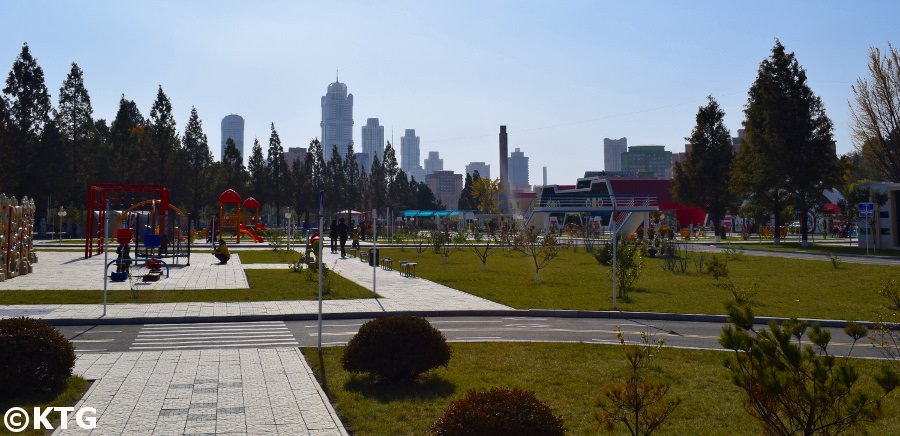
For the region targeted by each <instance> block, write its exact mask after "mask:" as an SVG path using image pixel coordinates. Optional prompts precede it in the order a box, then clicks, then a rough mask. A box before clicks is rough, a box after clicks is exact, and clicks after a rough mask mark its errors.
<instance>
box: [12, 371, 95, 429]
mask: <svg viewBox="0 0 900 436" xmlns="http://www.w3.org/2000/svg"><path fill="white" fill-rule="evenodd" d="M89 387H91V384H90V383H89V382H88V381H87V380H85V379H83V378H81V377H79V376H76V375H73V376H70V377H69V380H68V381H66V387H65V389H63V390H62V391H61V392H45V393H39V394H35V395H31V396H28V397H26V398H15V399H11V400H9V401H4V402H3V403H0V410H2V411H3V413H6V411H7V410H8V409H9V408H11V407H22V408H24V409H25V410H27V411H29V416H31V411H33V408H34V407H70V406H74V405H75V403H77V402H78V400H80V399H81V397H82V396H83V395H84V393H85V392H87V390H88V388H89ZM70 416H71V415H70ZM49 420H50V423H51V424H52V425H53V427H54V428H57V427H59V413H56V412H52V413H50V419H49ZM31 424H32V426H30V427H29V429H28V430H25V431H23V432H20V433H13V432H11V431H8V430H7V429H6V427H5V426H3V427H0V435H13V434H15V435H41V436H43V435H44V431H43V430H35V429H34V428H33V424H34V422H31ZM70 428H71V427H70ZM76 428H77V427H76Z"/></svg>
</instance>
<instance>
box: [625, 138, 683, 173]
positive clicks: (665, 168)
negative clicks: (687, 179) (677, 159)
mask: <svg viewBox="0 0 900 436" xmlns="http://www.w3.org/2000/svg"><path fill="white" fill-rule="evenodd" d="M671 169H672V152H671V151H666V148H665V146H662V145H636V146H633V147H628V151H626V152H625V153H622V171H626V172H627V171H634V172H636V173H637V175H638V177H653V178H657V179H665V178H666V176H667V175H668V174H669V173H670V171H671Z"/></svg>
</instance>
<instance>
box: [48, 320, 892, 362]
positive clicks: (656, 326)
mask: <svg viewBox="0 0 900 436" xmlns="http://www.w3.org/2000/svg"><path fill="white" fill-rule="evenodd" d="M428 320H429V322H431V324H432V325H434V326H435V327H436V328H438V329H440V330H441V331H442V332H443V333H444V335H445V336H446V337H447V340H448V341H451V342H583V343H595V344H617V343H618V341H617V340H616V333H617V330H621V331H622V332H623V334H624V337H625V339H626V341H628V342H630V343H640V341H641V339H640V334H641V333H642V332H647V333H649V334H650V335H651V337H652V339H653V340H654V341H656V340H657V339H663V340H664V341H665V345H666V346H670V347H677V348H689V349H705V350H706V349H708V350H721V349H722V348H721V347H720V346H719V343H718V338H719V334H720V333H721V331H722V326H723V324H720V323H708V322H690V321H651V320H641V319H628V320H626V319H594V318H533V317H527V318H525V317H522V318H519V317H453V318H429V319H428ZM365 321H366V320H326V321H323V323H322V344H323V345H324V346H335V345H344V344H346V343H347V341H349V340H350V338H352V337H353V335H354V334H356V332H357V331H358V330H359V327H360V326H361V325H362V324H363V323H364V322H365ZM58 328H59V330H60V331H61V332H62V333H63V334H64V335H65V336H66V337H67V338H69V339H70V340H71V341H72V342H73V344H74V346H75V350H76V352H78V353H96V352H113V351H156V350H198V349H210V348H262V347H285V346H301V347H311V346H316V343H317V341H318V325H317V323H316V321H263V322H230V323H197V324H146V325H114V326H109V325H100V326H91V325H88V326H66V327H58ZM831 331H832V338H833V339H832V342H831V345H830V346H829V351H830V352H831V353H833V354H836V355H845V354H847V352H848V351H850V350H851V347H850V345H851V342H852V341H851V340H850V338H849V337H848V336H846V335H845V334H844V332H843V330H841V329H831ZM852 356H854V357H863V358H880V357H882V355H881V353H880V352H879V351H878V350H877V349H876V348H875V347H873V346H872V345H871V343H870V342H869V341H868V339H862V340H861V341H859V342H858V343H857V344H856V346H854V347H853V348H852Z"/></svg>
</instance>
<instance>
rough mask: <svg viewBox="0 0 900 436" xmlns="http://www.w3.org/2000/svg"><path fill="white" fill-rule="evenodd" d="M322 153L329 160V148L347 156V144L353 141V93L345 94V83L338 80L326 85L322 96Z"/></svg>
mask: <svg viewBox="0 0 900 436" xmlns="http://www.w3.org/2000/svg"><path fill="white" fill-rule="evenodd" d="M319 126H321V127H322V140H321V144H322V149H323V150H322V155H323V157H324V158H325V161H329V160H331V150H332V148H333V147H334V146H337V149H338V152H339V153H340V154H341V156H343V157H347V145H349V144H350V143H351V142H353V94H347V85H345V84H343V83H341V82H338V81H337V79H335V81H334V83H332V84H330V85H328V92H326V93H325V95H324V96H323V97H322V122H321V123H319Z"/></svg>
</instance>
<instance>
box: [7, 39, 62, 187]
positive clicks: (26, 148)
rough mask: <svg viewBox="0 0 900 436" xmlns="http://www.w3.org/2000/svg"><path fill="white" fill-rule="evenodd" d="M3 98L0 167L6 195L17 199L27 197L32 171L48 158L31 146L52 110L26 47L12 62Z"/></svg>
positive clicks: (42, 75) (25, 46) (39, 70)
mask: <svg viewBox="0 0 900 436" xmlns="http://www.w3.org/2000/svg"><path fill="white" fill-rule="evenodd" d="M3 94H5V95H4V100H5V101H6V107H7V111H8V116H9V127H8V131H7V141H8V143H7V144H8V145H7V149H8V153H4V156H3V157H2V158H3V160H2V161H0V164H2V166H3V168H4V172H9V173H10V174H9V176H8V177H9V183H8V186H9V191H8V192H7V194H11V195H16V196H21V195H24V194H26V193H28V184H29V181H30V179H31V178H32V176H33V174H34V172H35V169H36V167H37V166H39V165H42V164H44V163H45V162H46V160H47V159H48V158H52V156H40V155H37V154H35V147H34V146H35V144H37V143H38V142H39V141H40V140H41V134H42V133H43V131H44V126H45V125H46V124H47V123H48V122H49V121H50V111H51V110H52V109H53V107H52V105H51V103H50V93H49V92H48V91H47V85H46V84H45V82H44V70H43V69H41V67H40V65H38V63H37V61H36V60H35V59H34V58H33V57H32V56H31V51H30V50H29V48H28V44H27V43H26V44H23V45H22V51H21V53H19V56H18V57H17V58H16V60H15V61H14V62H13V65H12V69H11V70H10V72H9V75H8V76H7V78H6V86H5V87H4V88H3Z"/></svg>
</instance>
